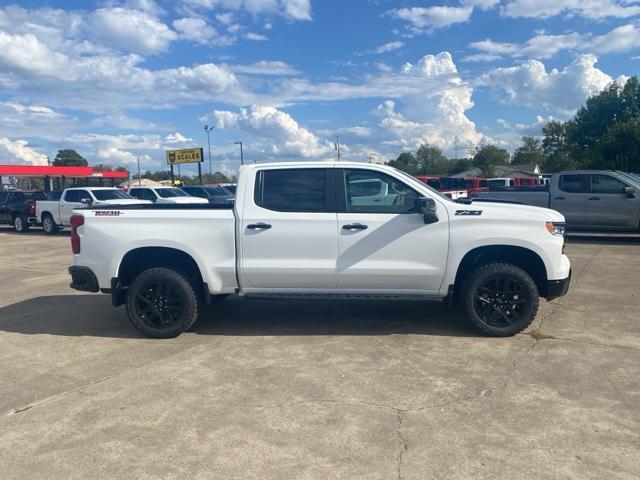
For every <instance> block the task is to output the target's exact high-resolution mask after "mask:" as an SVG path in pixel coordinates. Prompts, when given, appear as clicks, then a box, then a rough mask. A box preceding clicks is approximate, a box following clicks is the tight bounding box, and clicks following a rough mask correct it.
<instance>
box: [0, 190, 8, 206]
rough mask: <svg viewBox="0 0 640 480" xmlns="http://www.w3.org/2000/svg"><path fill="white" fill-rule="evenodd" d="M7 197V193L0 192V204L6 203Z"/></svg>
mask: <svg viewBox="0 0 640 480" xmlns="http://www.w3.org/2000/svg"><path fill="white" fill-rule="evenodd" d="M8 196H9V194H8V193H7V192H0V203H4V202H6V201H7V197H8Z"/></svg>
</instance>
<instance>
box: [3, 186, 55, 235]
mask: <svg viewBox="0 0 640 480" xmlns="http://www.w3.org/2000/svg"><path fill="white" fill-rule="evenodd" d="M44 198H45V194H44V192H41V191H33V192H24V191H8V192H0V224H4V225H13V228H15V229H16V232H26V231H27V230H29V226H30V225H32V224H35V223H37V219H36V200H43V199H44Z"/></svg>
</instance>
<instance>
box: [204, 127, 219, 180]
mask: <svg viewBox="0 0 640 480" xmlns="http://www.w3.org/2000/svg"><path fill="white" fill-rule="evenodd" d="M214 128H216V127H213V126H211V127H210V126H209V125H205V126H204V131H205V132H207V148H208V149H209V175H213V169H212V167H211V139H210V138H209V134H210V133H211V130H213V129H214Z"/></svg>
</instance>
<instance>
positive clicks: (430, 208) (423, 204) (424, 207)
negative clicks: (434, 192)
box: [414, 197, 438, 214]
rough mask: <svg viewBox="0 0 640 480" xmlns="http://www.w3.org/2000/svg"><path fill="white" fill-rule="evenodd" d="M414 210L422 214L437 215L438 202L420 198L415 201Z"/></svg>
mask: <svg viewBox="0 0 640 480" xmlns="http://www.w3.org/2000/svg"><path fill="white" fill-rule="evenodd" d="M414 208H415V210H416V211H417V212H420V213H425V214H426V213H435V212H436V210H437V209H438V206H437V205H436V201H435V200H434V199H433V198H429V197H418V198H416V200H415V205H414Z"/></svg>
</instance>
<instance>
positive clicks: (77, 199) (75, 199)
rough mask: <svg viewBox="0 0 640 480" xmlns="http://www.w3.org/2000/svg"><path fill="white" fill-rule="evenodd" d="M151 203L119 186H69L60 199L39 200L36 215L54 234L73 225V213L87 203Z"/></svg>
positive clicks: (46, 231) (44, 227) (51, 233)
mask: <svg viewBox="0 0 640 480" xmlns="http://www.w3.org/2000/svg"><path fill="white" fill-rule="evenodd" d="M141 203H149V202H146V201H141V200H138V199H136V198H133V197H131V196H130V195H128V194H127V193H125V192H123V191H122V190H120V189H118V188H113V187H84V188H67V189H65V190H63V191H62V195H60V198H59V199H58V200H38V201H37V202H36V217H37V219H38V223H40V224H41V225H42V228H43V229H44V231H45V233H48V234H50V235H53V234H54V233H56V232H57V231H58V230H59V229H60V228H61V227H69V226H70V225H71V215H72V213H73V210H74V209H76V208H81V207H86V206H87V205H95V206H98V205H134V204H135V205H139V204H141Z"/></svg>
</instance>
